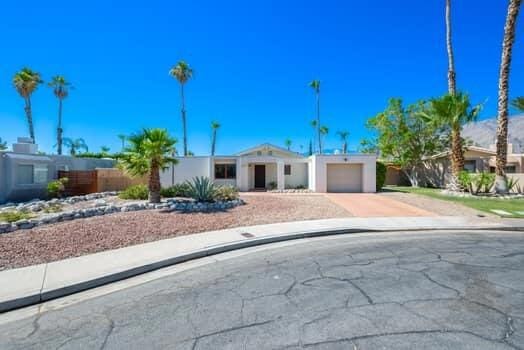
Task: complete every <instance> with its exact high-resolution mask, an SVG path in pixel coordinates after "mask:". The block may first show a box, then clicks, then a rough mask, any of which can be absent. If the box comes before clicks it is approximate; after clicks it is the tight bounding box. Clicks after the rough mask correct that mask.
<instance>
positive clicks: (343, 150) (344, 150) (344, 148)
mask: <svg viewBox="0 0 524 350" xmlns="http://www.w3.org/2000/svg"><path fill="white" fill-rule="evenodd" d="M342 153H343V154H346V153H348V143H347V142H346V141H344V143H343V144H342Z"/></svg>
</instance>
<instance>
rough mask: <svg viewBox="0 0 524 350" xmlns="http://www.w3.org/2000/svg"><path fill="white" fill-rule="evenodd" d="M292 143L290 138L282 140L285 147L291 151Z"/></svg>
mask: <svg viewBox="0 0 524 350" xmlns="http://www.w3.org/2000/svg"><path fill="white" fill-rule="evenodd" d="M292 143H293V141H291V139H285V141H284V144H285V145H286V148H287V150H288V151H291V144H292Z"/></svg>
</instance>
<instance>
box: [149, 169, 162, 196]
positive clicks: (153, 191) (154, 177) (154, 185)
mask: <svg viewBox="0 0 524 350" xmlns="http://www.w3.org/2000/svg"><path fill="white" fill-rule="evenodd" d="M149 202H150V203H160V168H159V166H158V164H157V163H156V162H155V161H152V162H151V170H150V172H149Z"/></svg>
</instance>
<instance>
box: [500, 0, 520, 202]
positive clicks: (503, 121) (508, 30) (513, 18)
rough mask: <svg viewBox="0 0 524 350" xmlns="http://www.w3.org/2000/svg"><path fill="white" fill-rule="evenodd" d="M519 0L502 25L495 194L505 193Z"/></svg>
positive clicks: (511, 1)
mask: <svg viewBox="0 0 524 350" xmlns="http://www.w3.org/2000/svg"><path fill="white" fill-rule="evenodd" d="M520 5H521V0H509V4H508V13H507V16H506V24H505V25H504V40H503V42H502V58H501V61H500V73H499V97H498V113H497V158H496V166H495V177H496V179H495V192H497V193H507V192H508V186H507V182H506V161H507V153H508V92H509V69H510V65H511V52H512V50H513V43H514V42H515V28H516V24H517V17H518V15H519V9H520Z"/></svg>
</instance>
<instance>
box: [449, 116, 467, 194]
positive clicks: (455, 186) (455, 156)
mask: <svg viewBox="0 0 524 350" xmlns="http://www.w3.org/2000/svg"><path fill="white" fill-rule="evenodd" d="M463 169H464V151H463V149H462V139H461V137H460V124H458V123H457V124H456V125H453V128H452V130H451V182H450V184H449V186H448V188H449V189H450V190H452V191H458V190H460V186H459V182H458V177H459V174H460V172H461V171H462V170H463Z"/></svg>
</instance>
